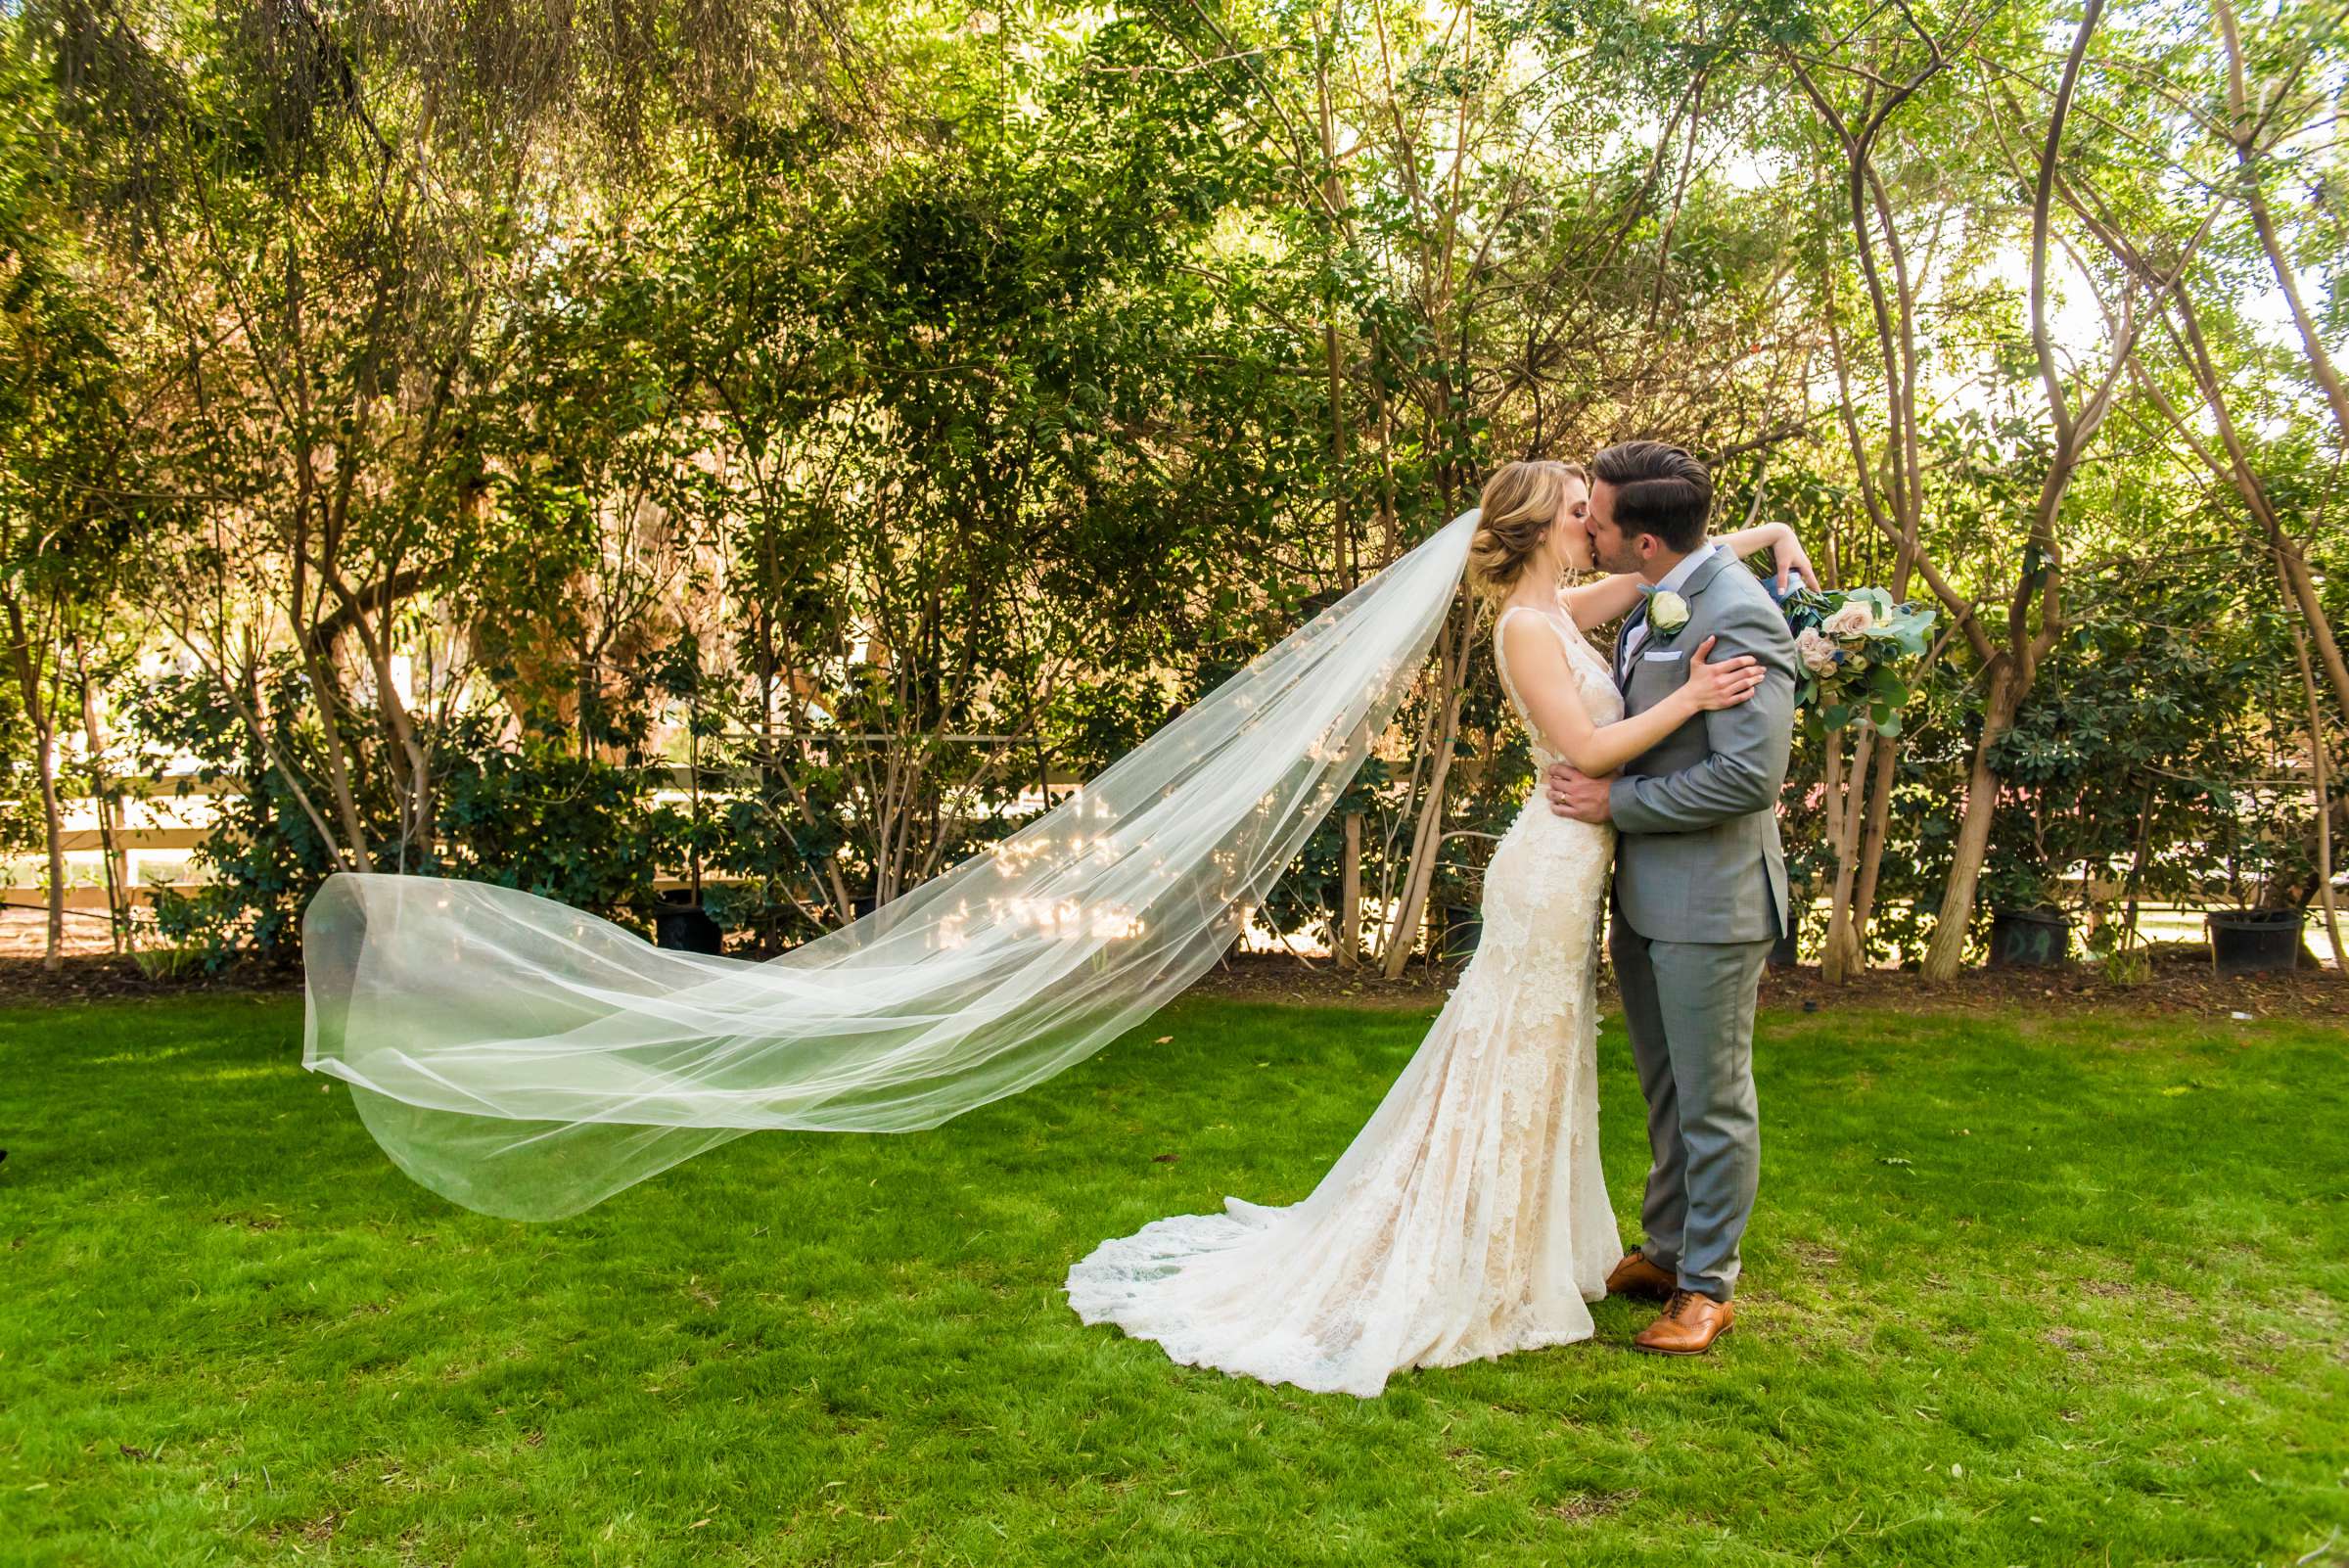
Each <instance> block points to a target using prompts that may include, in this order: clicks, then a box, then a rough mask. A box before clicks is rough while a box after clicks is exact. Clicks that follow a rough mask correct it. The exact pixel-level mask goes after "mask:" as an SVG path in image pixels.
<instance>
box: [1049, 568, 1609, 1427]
mask: <svg viewBox="0 0 2349 1568" xmlns="http://www.w3.org/2000/svg"><path fill="white" fill-rule="evenodd" d="M1511 615H1536V616H1541V617H1542V618H1543V620H1545V621H1547V622H1548V623H1550V624H1551V625H1552V626H1553V627H1554V628H1555V629H1556V630H1557V632H1558V634H1559V636H1560V637H1561V638H1562V639H1563V641H1564V642H1565V645H1566V650H1567V660H1568V663H1569V664H1570V665H1571V666H1572V667H1573V669H1574V670H1575V672H1576V674H1577V676H1578V679H1579V683H1580V689H1581V691H1582V696H1583V701H1584V702H1585V703H1586V704H1588V705H1589V710H1590V719H1591V722H1592V723H1594V724H1610V723H1613V722H1615V721H1616V720H1617V719H1619V718H1621V717H1622V716H1623V703H1622V699H1621V697H1620V696H1619V695H1618V694H1617V692H1616V689H1615V683H1614V680H1613V677H1612V676H1611V674H1610V673H1609V670H1608V669H1607V664H1606V660H1605V659H1604V658H1603V657H1602V656H1601V655H1600V654H1599V653H1598V651H1597V650H1596V649H1594V648H1592V647H1591V646H1590V644H1589V641H1588V640H1587V639H1586V638H1585V637H1584V636H1583V634H1582V633H1581V632H1580V631H1579V630H1577V629H1575V627H1574V626H1573V624H1572V623H1571V622H1569V621H1568V620H1567V619H1566V618H1565V617H1564V616H1563V615H1562V614H1560V615H1550V614H1547V613H1545V612H1543V611H1541V610H1534V609H1526V608H1524V607H1512V608H1510V609H1508V610H1504V611H1503V612H1502V614H1501V622H1502V623H1506V621H1507V619H1508V617H1509V616H1511ZM1494 657H1495V661H1496V663H1497V664H1498V665H1499V669H1500V680H1501V688H1502V690H1503V691H1504V692H1506V693H1507V695H1508V698H1509V701H1510V703H1511V705H1512V706H1513V707H1515V709H1516V710H1517V714H1518V716H1519V718H1520V719H1521V720H1522V721H1524V722H1525V724H1526V728H1527V730H1528V732H1529V733H1531V734H1533V735H1534V736H1535V737H1536V740H1535V746H1534V758H1535V761H1536V762H1537V764H1539V767H1546V766H1547V765H1548V764H1549V763H1550V762H1552V761H1556V759H1555V758H1553V757H1551V756H1550V755H1549V754H1548V753H1547V752H1545V751H1544V750H1543V748H1542V746H1541V744H1540V739H1539V735H1540V732H1539V731H1538V730H1536V729H1535V728H1534V726H1533V723H1532V720H1531V719H1530V717H1528V716H1527V714H1526V708H1525V704H1524V703H1523V702H1522V701H1521V700H1519V698H1518V696H1517V691H1516V688H1515V686H1514V685H1513V684H1512V683H1511V681H1510V679H1509V672H1508V667H1507V664H1506V662H1505V660H1504V659H1503V656H1502V655H1501V653H1500V636H1499V627H1498V626H1496V627H1495V630H1494ZM1613 854H1614V831H1613V829H1611V828H1607V827H1598V826H1592V825H1590V824H1589V823H1584V822H1577V821H1574V820H1572V819H1571V818H1567V817H1562V816H1559V815H1557V814H1556V813H1554V812H1553V811H1551V810H1550V808H1549V806H1548V803H1547V802H1546V801H1545V800H1544V799H1543V793H1542V791H1541V790H1540V789H1539V788H1536V789H1535V790H1534V791H1533V792H1532V794H1531V795H1530V796H1529V797H1528V798H1527V800H1526V802H1525V805H1524V807H1522V808H1521V809H1520V810H1519V811H1518V813H1517V819H1516V821H1515V822H1514V823H1513V824H1511V826H1510V827H1509V830H1508V832H1507V833H1506V834H1505V835H1503V836H1502V838H1501V840H1500V843H1499V845H1498V847H1497V849H1496V850H1495V851H1494V853H1493V859H1492V862H1491V864H1490V865H1489V866H1488V867H1487V868H1486V871H1485V890H1484V906H1483V916H1484V931H1483V936H1482V939H1481V940H1480V942H1479V943H1478V945H1477V949H1476V954H1475V956H1474V957H1473V958H1472V959H1471V960H1470V961H1469V964H1468V967H1467V969H1466V970H1465V971H1464V972H1463V973H1462V974H1461V976H1460V979H1459V983H1458V984H1457V985H1456V986H1455V987H1454V988H1453V990H1452V992H1451V998H1450V999H1449V1000H1448V1001H1447V1002H1446V1003H1445V1004H1444V1009H1443V1011H1442V1012H1441V1013H1439V1014H1438V1015H1437V1017H1436V1021H1435V1023H1434V1024H1433V1025H1432V1026H1431V1027H1430V1028H1429V1030H1428V1033H1427V1038H1426V1040H1425V1041H1424V1042H1423V1043H1422V1044H1421V1045H1420V1047H1419V1049H1418V1052H1417V1053H1416V1054H1415V1055H1413V1056H1412V1058H1411V1060H1410V1063H1409V1065H1408V1066H1406V1067H1405V1069H1404V1071H1403V1075H1402V1077H1400V1078H1398V1079H1397V1080H1396V1081H1395V1084H1394V1086H1393V1087H1392V1088H1390V1089H1389V1090H1388V1091H1387V1095H1386V1098H1385V1099H1384V1100H1382V1101H1381V1102H1380V1104H1379V1107H1378V1109H1377V1111H1375V1112H1374V1113H1372V1115H1371V1117H1370V1120H1369V1122H1368V1123H1367V1124H1365V1125H1364V1127H1363V1128H1362V1130H1361V1131H1360V1132H1359V1133H1358V1134H1357V1135H1356V1137H1355V1140H1354V1143H1353V1144H1352V1146H1351V1147H1349V1148H1348V1149H1347V1150H1346V1152H1345V1154H1343V1155H1342V1156H1340V1157H1339V1159H1338V1162H1337V1164H1336V1165H1334V1166H1332V1167H1331V1168H1330V1170H1329V1172H1328V1174H1327V1175H1325V1176H1323V1177H1322V1178H1321V1180H1320V1183H1319V1184H1318V1185H1316V1186H1315V1187H1314V1188H1313V1192H1312V1194H1311V1195H1310V1196H1308V1197H1307V1198H1306V1199H1305V1200H1304V1201H1303V1202H1300V1203H1297V1204H1293V1205H1290V1206H1289V1207H1286V1208H1270V1207H1266V1206H1263V1205H1260V1204H1253V1203H1247V1202H1243V1201H1242V1200H1240V1199H1238V1198H1229V1197H1227V1198H1225V1199H1224V1200H1223V1202H1224V1207H1225V1212H1224V1213H1222V1214H1212V1215H1178V1216H1175V1217H1174V1218H1172V1219H1167V1220H1159V1221H1154V1222H1151V1223H1150V1224H1147V1225H1144V1226H1143V1227H1142V1228H1141V1229H1140V1230H1139V1231H1137V1232H1136V1233H1135V1234H1133V1235H1130V1236H1124V1237H1120V1238H1119V1239H1117V1240H1114V1241H1108V1242H1104V1243H1103V1244H1102V1245H1101V1246H1100V1247H1098V1248H1096V1249H1095V1250H1094V1251H1093V1252H1092V1253H1091V1254H1090V1255H1089V1256H1088V1257H1086V1258H1085V1259H1083V1260H1082V1262H1080V1263H1078V1264H1077V1265H1076V1266H1075V1267H1074V1268H1071V1269H1070V1270H1069V1277H1068V1283H1067V1286H1066V1289H1067V1292H1068V1296H1069V1304H1070V1305H1071V1306H1072V1307H1074V1308H1075V1309H1076V1310H1077V1314H1078V1315H1079V1316H1081V1317H1082V1318H1083V1320H1084V1321H1085V1322H1087V1323H1104V1322H1108V1323H1115V1324H1117V1325H1118V1326H1119V1327H1120V1328H1122V1329H1124V1330H1125V1331H1126V1332H1127V1333H1128V1334H1130V1335H1133V1336H1135V1337H1137V1338H1141V1339H1150V1340H1155V1341H1157V1342H1158V1343H1159V1344H1160V1345H1161V1346H1163V1347H1164V1348H1165V1350H1166V1352H1167V1354H1168V1355H1169V1356H1171V1357H1173V1358H1174V1360H1177V1361H1180V1362H1183V1363H1185V1364H1187V1365H1194V1366H1215V1367H1220V1368H1221V1369H1222V1370H1224V1371H1226V1372H1229V1373H1233V1374H1236V1375H1244V1376H1248V1377H1255V1378H1261V1379H1263V1380H1264V1381H1266V1382H1267V1383H1293V1384H1296V1385H1297V1386H1298V1387H1300V1388H1306V1389H1312V1390H1316V1391H1322V1392H1334V1393H1346V1394H1356V1395H1360V1396H1363V1397H1365V1398H1367V1397H1369V1396H1371V1395H1375V1394H1377V1393H1378V1392H1379V1391H1380V1389H1381V1388H1383V1387H1384V1386H1385V1384H1386V1380H1387V1377H1388V1375H1389V1374H1390V1373H1393V1372H1396V1371H1400V1370H1402V1369H1404V1368H1405V1367H1412V1366H1452V1365H1457V1364H1459V1363H1460V1362H1463V1361H1471V1360H1483V1359H1486V1358H1489V1357H1495V1356H1505V1355H1507V1354H1509V1353H1510V1352H1512V1351H1521V1350H1533V1349H1536V1348H1539V1347H1541V1346H1544V1345H1563V1344H1568V1343H1571V1342H1573V1341H1575V1340H1580V1339H1587V1338H1589V1335H1590V1330H1591V1323H1590V1312H1589V1307H1588V1306H1586V1305H1585V1304H1586V1303H1587V1302H1591V1301H1596V1300H1598V1299H1599V1298H1600V1297H1601V1296H1603V1295H1604V1294H1605V1293H1606V1292H1605V1285H1604V1280H1605V1278H1606V1274H1607V1270H1608V1269H1609V1268H1612V1267H1613V1266H1614V1265H1615V1263H1616V1261H1617V1260H1618V1259H1619V1258H1620V1257H1621V1256H1622V1247H1621V1240H1620V1237H1619V1235H1618V1233H1617V1231H1616V1228H1615V1216H1614V1212H1613V1210H1612V1209H1611V1208H1610V1207H1609V1205H1608V1203H1607V1194H1606V1187H1605V1181H1604V1177H1603V1176H1602V1175H1601V1173H1600V1170H1599V1162H1598V1085H1597V1065H1596V1048H1597V1027H1598V1017H1597V995H1596V989H1597V939H1598V934H1599V922H1600V914H1601V903H1602V901H1603V899H1604V898H1605V890H1606V885H1607V871H1608V866H1609V863H1610V861H1611V860H1612V858H1613Z"/></svg>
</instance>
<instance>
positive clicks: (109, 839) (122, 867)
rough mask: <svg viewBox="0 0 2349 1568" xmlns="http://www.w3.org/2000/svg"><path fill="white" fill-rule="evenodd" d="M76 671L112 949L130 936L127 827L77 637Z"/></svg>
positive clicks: (85, 659) (75, 641)
mask: <svg viewBox="0 0 2349 1568" xmlns="http://www.w3.org/2000/svg"><path fill="white" fill-rule="evenodd" d="M73 656H74V664H75V666H76V667H77V669H76V674H77V677H78V680H79V684H80V686H81V729H82V734H83V736H84V737H85V738H87V740H88V741H89V746H90V797H91V799H92V800H93V801H94V802H96V803H97V811H98V844H99V851H100V853H99V861H100V863H101V864H102V865H103V866H104V867H105V873H106V907H107V912H108V914H109V916H110V917H111V923H112V925H113V926H114V944H115V951H116V952H120V951H122V949H123V947H124V946H125V945H127V944H128V942H129V939H130V856H129V854H128V853H126V852H125V851H124V850H123V848H122V839H123V836H124V834H125V833H126V832H127V831H128V828H129V823H128V821H127V820H126V817H125V814H124V811H123V807H122V791H121V790H120V789H119V788H118V787H116V786H115V784H114V782H113V781H112V780H111V779H109V778H108V777H107V773H106V734H105V731H104V730H103V729H102V728H101V727H100V726H99V723H98V703H97V698H96V696H95V694H93V693H92V691H91V689H90V669H89V663H88V654H87V652H86V650H85V649H84V648H83V647H82V644H81V641H80V639H79V638H78V637H76V638H75V639H74V643H73Z"/></svg>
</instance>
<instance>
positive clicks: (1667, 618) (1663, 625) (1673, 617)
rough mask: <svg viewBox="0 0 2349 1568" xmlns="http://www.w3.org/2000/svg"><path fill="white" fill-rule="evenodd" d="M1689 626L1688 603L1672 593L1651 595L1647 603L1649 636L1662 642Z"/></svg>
mask: <svg viewBox="0 0 2349 1568" xmlns="http://www.w3.org/2000/svg"><path fill="white" fill-rule="evenodd" d="M1686 624H1688V601H1687V600H1685V599H1683V598H1681V596H1680V595H1679V594H1677V593H1672V592H1670V591H1667V592H1664V593H1658V594H1654V595H1651V596H1650V597H1649V599H1648V601H1647V626H1648V634H1649V635H1650V636H1652V637H1655V638H1657V639H1658V640H1660V641H1669V640H1671V638H1672V635H1673V634H1674V633H1675V632H1677V631H1679V630H1680V629H1681V627H1682V626H1684V625H1686Z"/></svg>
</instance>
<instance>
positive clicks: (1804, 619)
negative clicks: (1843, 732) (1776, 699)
mask: <svg viewBox="0 0 2349 1568" xmlns="http://www.w3.org/2000/svg"><path fill="white" fill-rule="evenodd" d="M1765 580H1766V581H1767V580H1768V579H1765ZM1778 602H1779V604H1780V606H1781V607H1782V608H1783V609H1784V610H1785V612H1786V624H1787V625H1788V626H1789V627H1790V628H1792V630H1793V632H1794V652H1795V659H1796V661H1797V663H1799V664H1800V665H1801V667H1802V671H1801V672H1802V684H1801V685H1800V686H1798V687H1796V688H1795V693H1794V700H1795V702H1796V703H1797V704H1798V705H1799V706H1801V707H1803V708H1805V709H1809V710H1811V711H1813V712H1815V713H1817V714H1818V715H1819V721H1820V722H1821V723H1823V724H1824V725H1826V727H1827V728H1828V729H1830V730H1835V729H1844V728H1846V727H1848V726H1850V725H1852V724H1854V723H1857V722H1859V721H1860V719H1861V718H1862V717H1863V716H1865V718H1866V720H1867V721H1868V722H1869V723H1870V724H1873V725H1874V726H1875V728H1876V732H1877V733H1878V734H1880V735H1886V736H1892V735H1898V734H1899V733H1900V732H1901V710H1902V709H1904V708H1906V707H1908V706H1909V695H1910V691H1909V681H1910V677H1911V675H1913V674H1914V672H1915V670H1916V665H1917V661H1918V660H1920V659H1922V658H1923V657H1924V656H1925V649H1926V647H1927V646H1928V644H1929V643H1930V641H1931V639H1932V635H1933V621H1934V617H1935V615H1936V614H1937V612H1935V611H1933V610H1931V609H1928V608H1926V607H1924V606H1921V605H1914V604H1895V603H1894V602H1893V598H1892V595H1891V594H1889V593H1886V592H1885V591H1884V590H1883V589H1882V588H1805V587H1802V586H1800V585H1799V584H1798V585H1796V586H1795V587H1794V588H1793V589H1792V590H1791V591H1790V592H1788V593H1787V594H1786V595H1785V597H1784V598H1782V599H1780V600H1779V601H1778Z"/></svg>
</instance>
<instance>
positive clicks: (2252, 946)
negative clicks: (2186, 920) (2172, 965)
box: [2205, 909, 2304, 975]
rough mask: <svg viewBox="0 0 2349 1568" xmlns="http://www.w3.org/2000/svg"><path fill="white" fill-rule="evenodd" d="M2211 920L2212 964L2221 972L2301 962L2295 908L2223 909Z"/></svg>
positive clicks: (2261, 970)
mask: <svg viewBox="0 0 2349 1568" xmlns="http://www.w3.org/2000/svg"><path fill="white" fill-rule="evenodd" d="M2205 918H2206V919H2208V920H2209V922H2210V962H2211V967H2212V968H2214V969H2216V970H2217V971H2218V972H2219V973H2220V974H2222V975H2253V974H2261V973H2264V972H2266V971H2269V970H2277V969H2291V968H2294V967H2296V966H2297V965H2298V964H2299V962H2300V928H2301V924H2302V921H2303V918H2304V917H2303V916H2302V914H2301V912H2300V911H2299V910H2297V909H2225V910H2219V911H2216V912H2214V913H2212V914H2210V915H2208V916H2206V917H2205Z"/></svg>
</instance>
